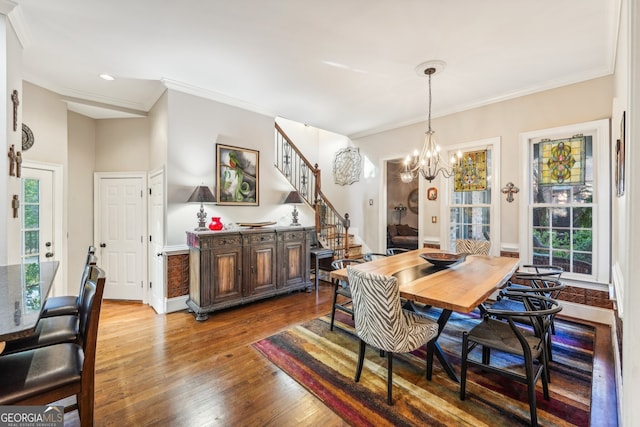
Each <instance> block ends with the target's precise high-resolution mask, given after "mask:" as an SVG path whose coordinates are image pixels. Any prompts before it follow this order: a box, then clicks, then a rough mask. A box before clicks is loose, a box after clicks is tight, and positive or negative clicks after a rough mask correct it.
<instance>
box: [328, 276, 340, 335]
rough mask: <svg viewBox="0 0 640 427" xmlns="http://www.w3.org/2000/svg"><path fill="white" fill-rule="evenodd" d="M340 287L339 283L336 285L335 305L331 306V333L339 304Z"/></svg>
mask: <svg viewBox="0 0 640 427" xmlns="http://www.w3.org/2000/svg"><path fill="white" fill-rule="evenodd" d="M338 286H340V284H339V283H338V282H336V283H334V288H333V305H332V306H331V326H330V327H329V330H330V331H333V321H334V319H335V317H336V304H337V303H338Z"/></svg>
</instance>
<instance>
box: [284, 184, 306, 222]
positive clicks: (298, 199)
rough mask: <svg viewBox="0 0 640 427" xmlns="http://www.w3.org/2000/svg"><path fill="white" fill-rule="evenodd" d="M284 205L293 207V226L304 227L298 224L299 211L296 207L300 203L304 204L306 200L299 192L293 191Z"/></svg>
mask: <svg viewBox="0 0 640 427" xmlns="http://www.w3.org/2000/svg"><path fill="white" fill-rule="evenodd" d="M284 203H285V204H291V205H293V212H291V217H292V221H291V225H293V226H297V225H302V224H300V223H299V222H298V209H297V208H296V205H298V204H300V203H304V199H303V198H302V196H301V195H300V194H299V193H298V192H297V191H291V192H290V193H289V194H288V195H287V198H286V199H285V201H284Z"/></svg>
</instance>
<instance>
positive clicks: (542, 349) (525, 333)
mask: <svg viewBox="0 0 640 427" xmlns="http://www.w3.org/2000/svg"><path fill="white" fill-rule="evenodd" d="M508 294H509V295H508V296H509V297H511V298H518V299H520V300H522V302H523V304H524V308H525V309H524V310H521V311H514V310H496V309H493V308H492V307H489V308H486V309H485V310H486V312H485V313H484V316H483V319H482V321H481V322H480V323H478V324H477V325H476V326H474V327H473V328H472V329H471V330H470V331H466V332H463V334H462V356H461V373H460V399H461V400H465V398H466V381H467V369H468V367H469V366H475V367H478V368H480V369H481V370H483V371H488V372H491V373H495V374H499V375H502V376H505V377H506V378H509V379H511V380H513V381H517V382H521V383H523V384H525V385H526V386H527V394H528V400H529V412H530V416H531V425H532V426H537V425H538V416H537V410H536V383H537V382H538V380H540V379H541V380H542V390H543V395H544V398H545V400H549V366H548V359H547V345H546V341H545V337H546V335H547V333H548V329H549V325H550V319H551V317H552V316H555V315H556V314H557V313H558V312H560V310H562V306H561V305H560V304H559V303H558V301H557V300H554V299H552V298H547V297H544V296H540V295H538V294H528V293H522V292H509V293H508ZM523 317H527V318H529V323H530V325H531V326H532V328H533V330H531V329H529V328H523V327H522V326H519V324H518V323H517V322H516V319H521V318H523ZM477 346H480V347H481V349H482V355H481V358H480V359H478V357H477V356H476V357H470V356H471V354H472V352H473V350H474V349H475V348H476V347H477ZM494 350H495V351H501V352H506V353H510V354H513V355H517V356H520V357H521V358H522V365H523V368H524V374H523V373H522V371H521V370H520V371H517V370H515V369H514V366H509V367H503V366H498V365H497V364H496V365H492V364H491V352H492V351H494Z"/></svg>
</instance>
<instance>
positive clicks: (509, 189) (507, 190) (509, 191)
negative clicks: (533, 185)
mask: <svg viewBox="0 0 640 427" xmlns="http://www.w3.org/2000/svg"><path fill="white" fill-rule="evenodd" d="M501 191H502V194H506V195H507V202H509V203H511V202H513V195H514V194H516V193H517V192H519V191H520V189H519V188H518V187H516V186H515V185H513V182H507V185H506V186H504V187H503V188H502V190H501Z"/></svg>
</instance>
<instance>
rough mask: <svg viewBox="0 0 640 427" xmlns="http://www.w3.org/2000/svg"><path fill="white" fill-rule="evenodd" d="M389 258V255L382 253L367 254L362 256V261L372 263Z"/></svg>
mask: <svg viewBox="0 0 640 427" xmlns="http://www.w3.org/2000/svg"><path fill="white" fill-rule="evenodd" d="M388 256H389V254H381V253H377V252H367V253H366V254H364V255H362V259H364V260H365V262H371V261H373V260H374V259H379V258H386V257H388Z"/></svg>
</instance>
